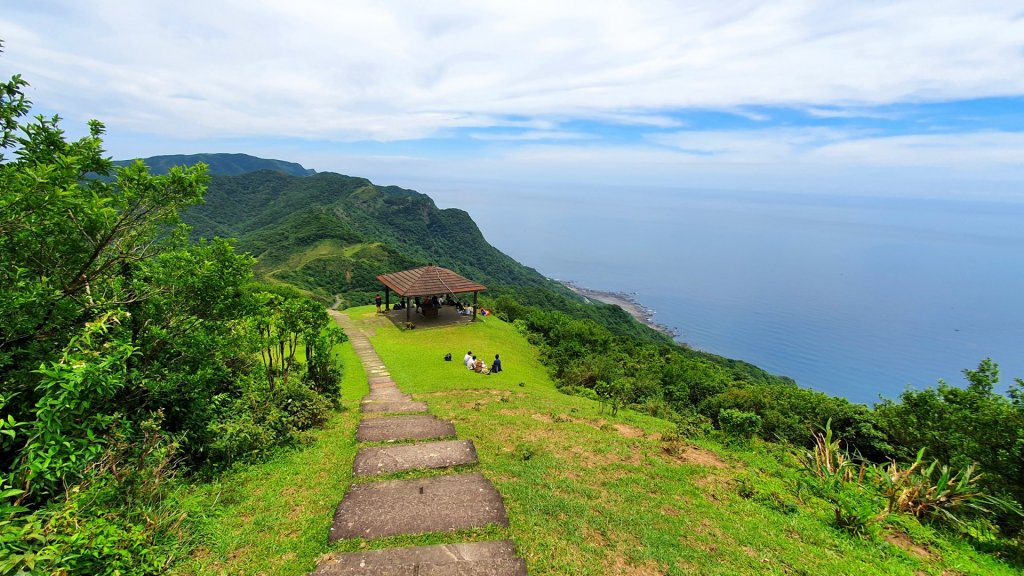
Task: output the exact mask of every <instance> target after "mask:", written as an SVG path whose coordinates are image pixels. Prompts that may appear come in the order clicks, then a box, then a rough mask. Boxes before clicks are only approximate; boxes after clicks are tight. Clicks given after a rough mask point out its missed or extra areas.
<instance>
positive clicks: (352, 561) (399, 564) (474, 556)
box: [310, 540, 527, 576]
mask: <svg viewBox="0 0 1024 576" xmlns="http://www.w3.org/2000/svg"><path fill="white" fill-rule="evenodd" d="M356 574H360V575H378V576H379V575H389V576H391V575H394V576H425V575H433V576H455V575H459V576H526V574H527V572H526V563H525V562H523V560H522V558H519V557H517V556H516V549H515V545H514V544H513V543H512V542H510V541H507V540H506V541H502V542H475V543H467V544H447V545H438V546H417V547H415V548H392V549H388V550H374V551H372V552H354V553H350V554H335V555H333V556H331V557H329V558H327V559H326V560H324V561H322V562H321V563H320V565H319V566H317V569H316V571H315V572H313V573H311V574H310V576H350V575H356Z"/></svg>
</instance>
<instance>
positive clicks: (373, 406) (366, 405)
mask: <svg viewBox="0 0 1024 576" xmlns="http://www.w3.org/2000/svg"><path fill="white" fill-rule="evenodd" d="M359 410H360V411H362V412H363V413H364V414H372V413H384V412H394V413H396V414H413V413H416V412H426V411H427V403H426V402H411V401H408V400H403V401H400V402H361V403H360V404H359Z"/></svg>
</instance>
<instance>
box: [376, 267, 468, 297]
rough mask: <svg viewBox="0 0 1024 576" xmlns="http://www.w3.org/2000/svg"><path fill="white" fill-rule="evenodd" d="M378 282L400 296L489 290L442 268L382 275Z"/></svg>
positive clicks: (414, 269)
mask: <svg viewBox="0 0 1024 576" xmlns="http://www.w3.org/2000/svg"><path fill="white" fill-rule="evenodd" d="M377 280H380V281H381V283H383V284H384V285H385V286H387V287H388V288H390V289H392V290H394V291H395V293H397V294H398V295H399V296H432V295H434V294H460V293H463V292H480V291H483V290H487V287H486V286H484V285H483V284H478V283H476V282H473V281H472V280H467V279H466V278H463V277H462V276H459V275H458V274H456V273H455V272H452V271H451V270H449V269H447V268H441V267H440V266H424V267H422V268H413V269H412V270H405V271H403V272H395V273H393V274H381V275H380V276H377Z"/></svg>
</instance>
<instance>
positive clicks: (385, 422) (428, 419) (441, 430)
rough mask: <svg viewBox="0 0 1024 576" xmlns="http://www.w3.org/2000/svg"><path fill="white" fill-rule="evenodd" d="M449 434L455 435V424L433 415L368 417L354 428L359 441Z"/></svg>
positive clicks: (437, 436)
mask: <svg viewBox="0 0 1024 576" xmlns="http://www.w3.org/2000/svg"><path fill="white" fill-rule="evenodd" d="M449 436H455V425H454V424H452V423H451V422H448V421H446V420H441V419H439V418H436V417H434V416H387V417H383V418H369V419H365V420H363V421H362V422H360V423H359V428H358V429H357V430H356V440H358V441H360V442H394V441H396V440H428V439H430V438H446V437H449Z"/></svg>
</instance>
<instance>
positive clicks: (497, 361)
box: [491, 354, 501, 372]
mask: <svg viewBox="0 0 1024 576" xmlns="http://www.w3.org/2000/svg"><path fill="white" fill-rule="evenodd" d="M491 372H501V358H498V355H497V354H495V355H494V362H493V363H492V364H491Z"/></svg>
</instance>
